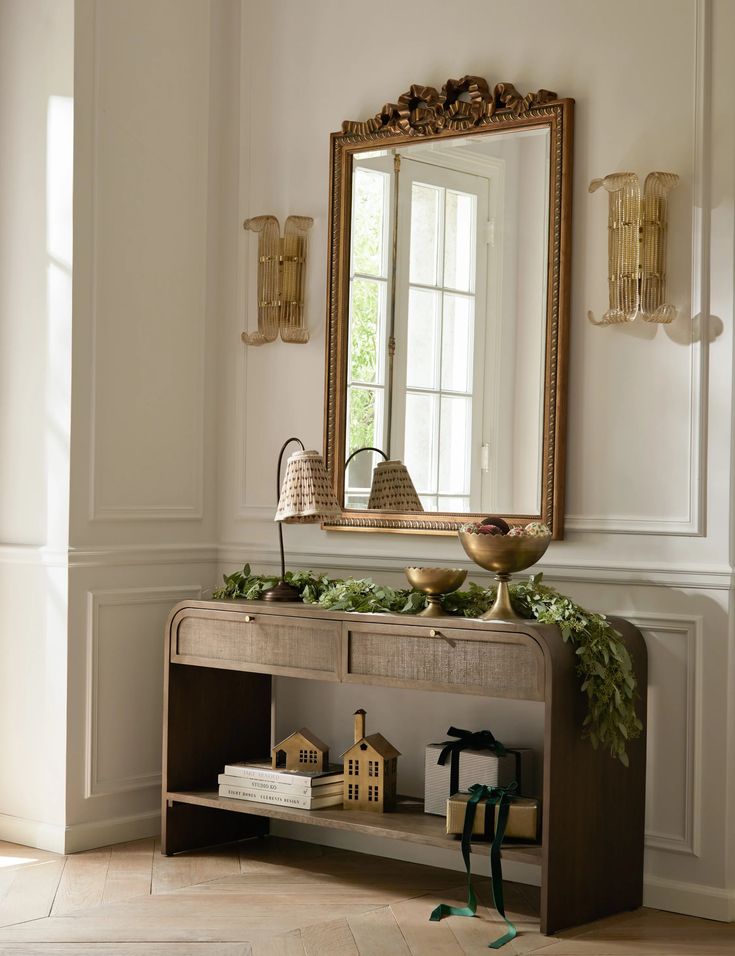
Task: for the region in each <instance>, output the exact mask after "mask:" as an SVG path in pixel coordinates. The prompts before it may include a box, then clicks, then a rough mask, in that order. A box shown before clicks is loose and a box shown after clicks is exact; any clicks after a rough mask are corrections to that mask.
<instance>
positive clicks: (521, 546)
mask: <svg viewBox="0 0 735 956" xmlns="http://www.w3.org/2000/svg"><path fill="white" fill-rule="evenodd" d="M458 534H459V540H460V541H461V542H462V547H463V548H464V549H465V552H466V553H467V555H468V556H469V557H470V558H472V560H473V561H474V562H475V564H478V565H479V566H480V567H481V568H484V569H485V570H486V571H494V572H495V580H496V581H497V582H498V593H497V596H496V598H495V603H494V604H493V606H492V607H491V608H490V610H489V611H486V612H485V614H483V618H484V619H485V620H490V621H517V620H520V618H519V616H518V614H516V612H515V611H514V610H513V607H512V605H511V602H510V592H509V590H508V582H509V581H510V576H511V574H513V573H514V572H517V571H524V570H525V569H526V568H530V567H531V565H533V564H535V563H536V562H537V561H538V560H539V558H541V557H542V556H543V554H544V552H545V551H546V549H547V548H548V546H549V542H550V541H551V531H550V530H549V528H548V527H547V525H545V524H544V523H543V522H541V521H530V522H529V523H528V524H527V525H525V526H524V527H521V526H520V525H515V526H514V527H510V525H509V524H508V523H507V521H505V520H504V519H503V518H500V517H498V516H497V515H490V516H489V517H487V518H484V519H483V520H482V521H480V522H471V523H470V524H464V525H462V527H461V528H460V529H459V531H458Z"/></svg>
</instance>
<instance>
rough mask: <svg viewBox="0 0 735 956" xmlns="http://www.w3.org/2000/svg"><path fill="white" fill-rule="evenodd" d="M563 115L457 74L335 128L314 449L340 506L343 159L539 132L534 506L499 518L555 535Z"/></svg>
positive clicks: (403, 523) (401, 523) (351, 519)
mask: <svg viewBox="0 0 735 956" xmlns="http://www.w3.org/2000/svg"><path fill="white" fill-rule="evenodd" d="M573 108H574V101H573V100H571V99H559V98H558V97H557V95H556V93H552V92H550V91H549V90H539V91H538V92H536V93H528V94H526V95H521V94H520V93H519V92H518V90H517V89H516V88H515V87H514V86H513V85H512V84H510V83H498V84H497V85H496V86H495V87H493V88H490V86H489V85H488V83H487V81H486V80H484V79H483V78H482V77H476V76H465V77H462V78H461V79H459V80H447V82H446V83H445V84H444V86H443V87H442V88H441V90H440V91H439V90H437V89H436V88H434V87H431V86H418V85H414V86H412V87H411V88H410V89H409V90H408V91H407V92H406V93H403V94H402V95H401V96H400V97H399V98H398V101H397V102H396V103H387V104H385V105H384V106H383V107H382V109H381V110H380V112H378V113H377V114H376V115H375V116H373V117H371V118H370V119H367V120H364V121H349V120H348V121H345V122H344V123H343V124H342V130H341V131H340V132H338V133H333V134H332V136H331V178H330V203H329V211H330V241H329V262H328V299H327V341H326V389H325V436H324V451H325V460H326V465H327V469H328V471H329V473H330V476H331V479H332V482H333V486H334V489H335V493H336V495H337V498H338V500H340V501H344V489H345V475H344V470H345V469H344V466H345V454H346V449H345V444H346V435H345V432H346V422H347V363H348V351H349V327H348V325H349V285H350V226H351V205H352V202H351V200H352V168H353V157H355V155H356V154H359V153H360V152H364V151H370V150H375V149H377V148H379V149H384V148H386V147H387V148H392V147H395V146H401V145H406V144H408V143H415V142H418V141H420V142H427V141H433V140H445V139H450V138H452V137H455V138H456V137H458V136H461V137H467V136H475V135H477V136H483V135H484V136H486V135H492V134H493V133H494V132H498V131H505V132H508V131H511V130H529V129H532V128H534V127H536V128H538V127H545V128H546V129H548V131H549V143H550V148H549V160H550V161H549V189H548V197H549V215H548V224H549V225H548V245H547V249H548V268H547V270H546V275H547V288H546V316H545V326H546V343H545V346H546V347H545V363H544V364H545V367H544V382H543V410H542V448H541V454H540V508H539V511H538V512H537V513H535V514H522V515H506V517H507V518H508V519H510V520H511V521H516V522H519V521H531V520H541V521H544V522H546V523H547V524H548V525H549V527H550V528H551V530H552V534H553V537H554V538H556V539H558V538H561V537H563V530H564V523H563V522H564V463H565V462H564V459H565V451H566V441H565V437H566V378H567V355H568V341H567V330H568V312H569V274H570V252H571V189H572V180H571V177H572V142H573ZM480 517H482V516H481V515H476V514H467V513H456V512H446V513H442V512H437V511H425V512H411V513H407V514H399V513H396V512H378V511H367V510H344V511H343V513H342V517H341V518H339V519H336V520H331V521H329V522H326V523H325V524H324V525H323V527H324V528H326V529H329V530H344V531H392V532H403V533H414V534H452V533H456V530H457V528H458V526H459V525H460V524H462V523H464V522H468V521H472V520H478V519H479V518H480Z"/></svg>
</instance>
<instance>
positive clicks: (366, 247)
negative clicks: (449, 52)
mask: <svg viewBox="0 0 735 956" xmlns="http://www.w3.org/2000/svg"><path fill="white" fill-rule="evenodd" d="M392 196H393V159H392V157H390V156H388V155H387V153H386V152H385V151H381V152H379V153H377V154H376V153H372V154H363V156H362V157H361V159H360V164H359V165H356V166H355V171H354V176H353V188H352V248H351V257H350V348H349V363H348V368H347V422H348V425H347V428H348V434H347V456H349V455H351V454H352V452H354V451H356V450H357V449H358V448H364V447H366V446H377V447H378V448H384V447H386V446H387V445H388V435H387V421H388V416H387V414H386V389H387V387H388V377H389V370H388V339H389V335H390V329H389V324H388V305H389V298H390V294H391V289H390V286H391V272H392V265H393V262H392V255H391V233H392V213H391V210H392ZM379 460H380V458H379V456H377V455H375V454H374V453H369V452H365V454H363V455H358V456H357V457H356V458H354V459H353V460H352V461H351V462H350V463H349V465H348V467H347V474H346V476H345V507H346V508H365V507H367V500H368V496H369V494H370V485H371V481H372V474H373V469H374V467H375V465H376V464H377V462H378V461H379Z"/></svg>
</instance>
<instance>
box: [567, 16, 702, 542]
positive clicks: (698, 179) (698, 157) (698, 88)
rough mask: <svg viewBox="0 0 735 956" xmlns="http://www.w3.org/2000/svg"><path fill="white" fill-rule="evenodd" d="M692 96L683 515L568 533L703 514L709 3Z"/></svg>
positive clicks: (680, 527)
mask: <svg viewBox="0 0 735 956" xmlns="http://www.w3.org/2000/svg"><path fill="white" fill-rule="evenodd" d="M694 19H695V30H694V54H693V55H694V90H693V97H692V114H691V125H692V153H693V155H692V170H693V195H692V290H691V305H690V308H691V316H692V325H693V327H696V325H697V324H698V325H699V338H698V339H697V340H695V341H694V342H692V344H691V348H690V396H689V426H690V427H689V448H688V455H689V468H688V474H689V488H688V510H687V514H686V515H680V516H679V515H672V517H671V518H663V519H662V518H658V517H650V518H647V517H645V516H644V517H640V516H638V517H633V516H632V515H585V514H567V515H566V517H565V520H564V524H565V527H566V528H567V529H568V530H569V531H588V532H602V533H616V534H655V535H669V536H670V535H674V536H676V535H687V536H702V535H704V534H705V533H706V528H705V516H706V513H707V407H708V403H707V395H708V389H709V347H708V343H707V327H708V319H709V314H710V292H709V289H710V211H709V206H710V196H711V189H712V186H711V181H712V173H711V165H710V154H711V148H712V135H711V131H712V123H711V99H712V96H711V89H712V56H711V23H712V0H694Z"/></svg>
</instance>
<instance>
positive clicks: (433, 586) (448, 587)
mask: <svg viewBox="0 0 735 956" xmlns="http://www.w3.org/2000/svg"><path fill="white" fill-rule="evenodd" d="M405 572H406V577H407V578H408V583H409V584H410V585H411V587H412V588H416V590H417V591H423V592H424V594H425V595H426V598H427V600H428V602H429V603H428V604H427V605H426V607H425V608H424V610H423V611H421V612H420V613H419V615H418V616H419V617H446V616H447V612H446V611H445V610H444V608H443V607H442V602H441V596H442V594H451V592H452V591H456V590H457V588H459V587H461V586H462V584H463V583H464V579H465V578H466V577H467V572H466V571H463V570H462V568H406V569H405Z"/></svg>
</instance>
